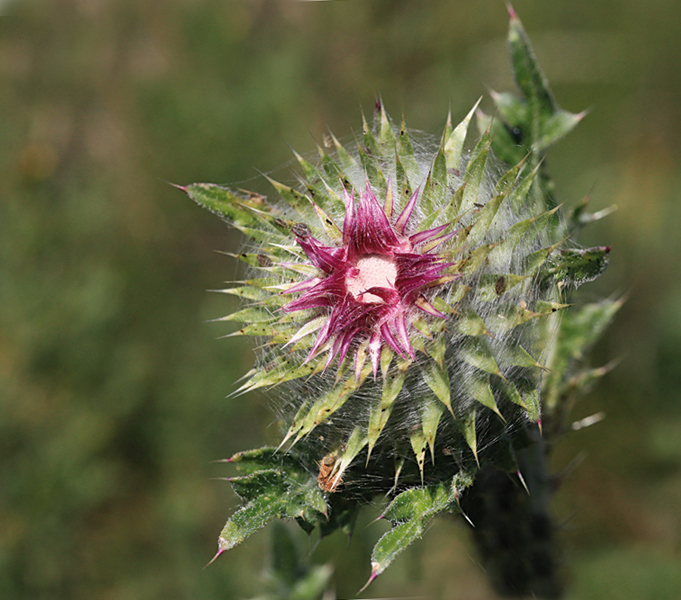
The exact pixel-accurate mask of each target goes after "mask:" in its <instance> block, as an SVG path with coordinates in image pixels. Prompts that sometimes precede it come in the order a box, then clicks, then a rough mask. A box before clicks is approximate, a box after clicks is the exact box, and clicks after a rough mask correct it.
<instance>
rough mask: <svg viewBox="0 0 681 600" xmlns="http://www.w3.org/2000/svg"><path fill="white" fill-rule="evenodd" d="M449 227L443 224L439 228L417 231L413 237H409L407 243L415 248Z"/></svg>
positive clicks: (447, 224)
mask: <svg viewBox="0 0 681 600" xmlns="http://www.w3.org/2000/svg"><path fill="white" fill-rule="evenodd" d="M449 226H450V225H449V223H445V224H444V225H440V226H439V227H435V228H433V229H428V230H426V231H419V232H418V233H415V234H414V235H412V236H410V237H409V241H410V242H411V243H412V245H414V246H416V245H417V244H420V243H421V242H425V241H427V240H429V239H430V238H434V237H435V236H437V235H438V234H440V233H442V232H443V231H444V230H445V229H447V227H449Z"/></svg>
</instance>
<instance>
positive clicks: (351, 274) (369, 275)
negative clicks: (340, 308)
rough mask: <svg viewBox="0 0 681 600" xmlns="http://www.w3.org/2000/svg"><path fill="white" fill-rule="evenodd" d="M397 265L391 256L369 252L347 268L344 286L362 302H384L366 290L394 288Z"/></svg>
mask: <svg viewBox="0 0 681 600" xmlns="http://www.w3.org/2000/svg"><path fill="white" fill-rule="evenodd" d="M396 279H397V266H396V265H395V263H394V262H393V260H392V258H389V257H386V256H381V255H378V254H369V255H367V256H363V257H362V258H360V259H359V260H358V261H357V262H356V263H355V266H354V267H351V268H350V269H348V271H347V273H346V275H345V287H346V289H347V291H348V292H349V293H351V294H352V295H353V297H354V298H355V300H357V301H358V302H362V303H364V304H369V303H379V304H383V303H385V300H384V299H383V298H381V297H380V296H377V295H376V294H371V293H369V292H367V290H370V289H372V288H377V287H378V288H388V289H390V290H394V289H395V280H396Z"/></svg>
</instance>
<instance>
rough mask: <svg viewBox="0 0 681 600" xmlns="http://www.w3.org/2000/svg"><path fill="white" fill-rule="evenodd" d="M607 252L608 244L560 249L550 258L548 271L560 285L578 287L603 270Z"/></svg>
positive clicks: (608, 250)
mask: <svg viewBox="0 0 681 600" xmlns="http://www.w3.org/2000/svg"><path fill="white" fill-rule="evenodd" d="M609 254H610V248H609V247H608V246H596V247H594V248H585V249H578V248H571V249H568V250H561V251H560V252H559V253H558V255H557V256H555V258H552V260H551V266H550V268H549V273H550V274H552V275H553V277H554V278H555V280H556V281H559V282H560V283H561V284H562V285H572V286H575V287H579V286H580V285H582V284H583V283H588V282H589V281H593V280H594V279H596V278H597V277H598V276H599V275H601V274H602V273H603V272H604V271H605V269H606V268H607V266H608V255H609Z"/></svg>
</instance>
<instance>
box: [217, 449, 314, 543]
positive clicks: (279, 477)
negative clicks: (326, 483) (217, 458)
mask: <svg viewBox="0 0 681 600" xmlns="http://www.w3.org/2000/svg"><path fill="white" fill-rule="evenodd" d="M231 462H236V463H241V464H240V465H237V466H239V467H240V468H242V469H246V470H249V471H251V473H250V474H249V475H246V476H244V477H238V478H235V479H233V480H232V485H233V486H234V488H235V491H236V492H237V494H239V495H240V496H241V497H242V498H244V499H245V500H247V502H246V504H245V505H244V506H243V507H242V508H240V509H239V510H238V511H237V512H235V513H234V514H233V515H232V517H230V519H229V520H228V521H227V523H226V524H225V526H224V528H223V530H222V532H221V533H220V537H219V540H218V547H219V549H220V551H224V550H229V549H230V548H233V547H234V546H236V545H237V544H239V543H240V542H242V541H243V540H244V539H246V538H247V537H248V536H249V535H251V534H253V533H254V532H255V531H257V530H258V529H261V528H262V527H264V526H265V525H267V524H268V523H269V522H270V521H272V520H274V519H276V518H283V517H288V518H306V519H308V520H309V519H312V520H313V521H315V522H316V521H317V520H319V518H323V515H324V513H325V512H326V501H325V500H324V496H323V494H322V492H321V490H320V489H319V486H318V485H317V480H316V479H315V478H314V477H313V476H311V475H310V474H309V473H308V472H307V471H306V470H305V469H304V468H303V467H302V465H301V464H300V463H297V461H295V459H292V458H291V457H287V458H279V460H278V462H279V466H277V467H275V468H272V469H267V470H261V469H259V466H260V464H268V463H275V464H276V462H277V461H276V460H275V459H274V451H273V449H271V448H263V449H260V450H255V451H251V452H249V453H241V454H240V455H235V456H234V457H232V459H231Z"/></svg>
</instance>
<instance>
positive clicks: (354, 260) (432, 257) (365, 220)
mask: <svg viewBox="0 0 681 600" xmlns="http://www.w3.org/2000/svg"><path fill="white" fill-rule="evenodd" d="M388 196H389V197H388V199H387V200H388V204H389V202H390V192H388ZM418 197H419V190H416V192H415V193H414V194H413V195H412V196H411V198H410V200H409V202H408V203H407V205H406V206H405V208H404V209H403V210H402V212H401V213H400V214H399V216H398V217H397V218H396V219H395V222H394V224H393V223H391V222H390V220H389V218H388V216H387V214H386V205H385V203H384V205H383V206H381V204H379V202H378V200H377V198H376V195H375V194H374V192H373V191H372V189H371V186H370V185H369V184H368V183H367V186H366V189H365V191H363V192H362V193H361V194H360V196H359V201H358V202H355V198H354V194H352V193H348V192H347V191H345V192H344V202H345V220H344V222H343V239H342V243H341V244H340V245H339V246H326V245H324V244H322V243H321V242H320V241H319V240H317V239H315V238H314V237H312V236H311V235H310V233H309V230H308V229H307V228H304V227H300V228H297V229H296V240H297V243H298V244H299V245H300V247H301V248H302V249H303V251H304V252H305V254H306V255H307V257H308V258H309V260H310V262H311V263H312V264H313V265H315V266H316V267H317V268H318V270H319V276H318V277H314V278H311V279H307V280H305V281H303V282H301V283H300V284H298V285H295V286H293V287H292V288H290V289H289V290H287V291H288V293H295V292H301V295H300V297H299V298H297V299H296V300H293V301H292V302H290V303H289V304H287V305H286V306H285V307H284V310H285V311H287V312H295V311H300V310H305V309H318V310H320V311H322V312H323V314H325V315H326V316H327V318H326V320H325V321H324V322H323V323H321V324H320V330H319V333H318V334H317V339H316V340H315V342H314V344H313V346H312V349H311V350H310V353H309V355H308V360H309V359H311V358H312V357H314V356H315V355H316V354H317V353H319V352H321V351H322V350H323V349H325V348H327V347H328V349H329V354H328V359H327V363H326V365H327V366H328V365H329V364H330V363H331V362H332V361H333V360H334V358H335V357H338V361H339V363H342V362H343V361H344V360H345V358H346V356H347V354H348V352H349V351H350V350H351V349H352V348H353V347H354V348H355V350H356V349H357V347H358V345H359V344H360V343H361V342H363V341H368V348H369V355H370V357H371V362H372V367H373V372H374V376H376V373H377V371H378V365H379V359H380V355H381V348H382V346H383V345H384V344H386V345H387V346H389V347H390V348H392V349H393V350H394V351H395V352H397V353H398V354H399V355H400V356H402V357H403V358H407V357H411V358H412V359H413V358H415V355H414V349H413V347H412V344H411V342H410V339H409V337H410V330H411V329H413V328H412V326H411V320H412V318H413V316H414V315H415V314H416V313H417V312H418V311H422V312H425V313H428V314H430V315H433V316H436V317H439V318H443V319H444V318H446V316H445V315H444V314H442V313H441V312H440V311H438V310H436V309H435V308H434V307H433V306H432V304H431V303H430V302H429V301H428V299H427V298H426V293H427V290H428V289H429V288H433V287H436V286H438V285H441V284H442V283H444V282H445V281H449V280H451V277H447V276H446V274H445V270H446V268H447V267H448V266H450V263H447V262H446V261H445V260H444V259H443V258H442V257H440V256H439V255H438V254H436V253H435V252H434V251H435V250H436V249H437V247H438V246H439V245H440V244H442V243H443V242H445V241H446V240H448V239H450V238H451V237H452V235H453V234H452V233H447V232H446V230H447V229H449V228H450V226H449V225H447V224H446V225H441V226H439V227H435V228H433V229H429V230H427V231H420V232H417V233H413V234H411V235H409V233H408V230H409V225H410V220H411V218H412V216H413V214H414V208H415V206H416V203H417V200H418ZM297 339H298V338H296V337H295V336H294V338H293V341H297ZM362 356H363V355H362V354H361V353H357V354H356V359H355V371H356V376H357V377H359V371H360V370H361V367H362V364H361V357H362Z"/></svg>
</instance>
